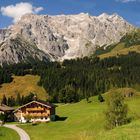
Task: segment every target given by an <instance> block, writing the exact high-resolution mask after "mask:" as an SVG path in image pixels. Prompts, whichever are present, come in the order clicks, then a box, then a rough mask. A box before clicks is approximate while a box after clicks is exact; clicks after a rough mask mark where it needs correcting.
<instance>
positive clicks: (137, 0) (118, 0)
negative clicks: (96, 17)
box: [116, 0, 140, 3]
mask: <svg viewBox="0 0 140 140" xmlns="http://www.w3.org/2000/svg"><path fill="white" fill-rule="evenodd" d="M116 1H117V2H122V3H128V2H140V0H116Z"/></svg>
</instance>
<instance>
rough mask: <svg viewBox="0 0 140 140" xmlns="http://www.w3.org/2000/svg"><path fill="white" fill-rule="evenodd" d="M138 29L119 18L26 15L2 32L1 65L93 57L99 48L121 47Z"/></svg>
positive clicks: (105, 16) (0, 37)
mask: <svg viewBox="0 0 140 140" xmlns="http://www.w3.org/2000/svg"><path fill="white" fill-rule="evenodd" d="M133 29H134V27H133V26H132V25H130V24H129V23H127V22H126V21H125V20H124V19H123V18H122V17H120V16H118V15H117V14H113V15H107V14H105V13H104V14H102V15H100V16H97V17H95V16H90V15H88V14H85V13H81V14H79V15H67V16H66V15H60V16H48V15H34V14H26V15H24V16H23V17H22V18H21V19H20V21H19V22H18V23H16V24H15V25H13V26H11V27H10V28H8V29H3V30H0V63H1V64H2V63H8V64H9V63H18V62H21V61H28V60H29V58H32V59H39V60H46V61H57V60H64V59H71V58H76V57H83V56H89V55H91V54H93V53H94V51H95V50H96V48H97V47H102V46H104V48H106V46H108V45H110V44H113V43H117V42H119V41H120V39H121V37H122V36H123V35H124V34H126V33H127V32H129V31H131V30H133Z"/></svg>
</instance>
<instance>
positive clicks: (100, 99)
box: [98, 94, 105, 102]
mask: <svg viewBox="0 0 140 140" xmlns="http://www.w3.org/2000/svg"><path fill="white" fill-rule="evenodd" d="M98 100H99V101H100V102H104V101H105V100H104V98H103V96H102V95H101V94H99V95H98Z"/></svg>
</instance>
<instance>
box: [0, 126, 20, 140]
mask: <svg viewBox="0 0 140 140" xmlns="http://www.w3.org/2000/svg"><path fill="white" fill-rule="evenodd" d="M0 140H20V138H19V135H18V134H17V133H16V132H15V131H14V130H12V129H9V128H5V127H0Z"/></svg>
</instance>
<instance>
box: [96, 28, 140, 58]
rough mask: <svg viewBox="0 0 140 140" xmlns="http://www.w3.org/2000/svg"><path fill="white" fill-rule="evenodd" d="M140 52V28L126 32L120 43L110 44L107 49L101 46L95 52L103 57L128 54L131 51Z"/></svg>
mask: <svg viewBox="0 0 140 140" xmlns="http://www.w3.org/2000/svg"><path fill="white" fill-rule="evenodd" d="M132 51H133V52H137V53H140V29H138V30H135V31H133V32H131V33H128V34H126V35H125V36H124V37H123V38H122V39H121V40H120V42H119V43H118V44H116V45H115V44H114V45H112V46H108V47H107V49H104V47H101V48H99V49H97V51H96V52H95V53H96V55H98V56H99V57H100V58H101V59H102V58H106V57H111V56H117V55H126V54H128V53H129V52H132Z"/></svg>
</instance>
